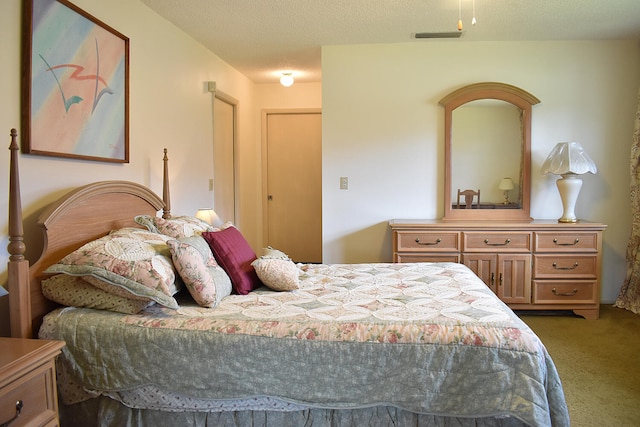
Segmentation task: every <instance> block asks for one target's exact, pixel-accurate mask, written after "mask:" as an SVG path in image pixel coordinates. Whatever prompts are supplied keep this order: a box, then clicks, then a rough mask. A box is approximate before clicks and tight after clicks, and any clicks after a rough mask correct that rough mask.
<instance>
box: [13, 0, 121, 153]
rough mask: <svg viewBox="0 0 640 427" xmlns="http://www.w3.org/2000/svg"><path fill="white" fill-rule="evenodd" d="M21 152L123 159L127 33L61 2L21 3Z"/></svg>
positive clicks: (58, 0) (61, 0)
mask: <svg viewBox="0 0 640 427" xmlns="http://www.w3.org/2000/svg"><path fill="white" fill-rule="evenodd" d="M22 67H23V73H22V92H23V102H22V142H23V143H22V152H23V153H26V154H37V155H43V156H54V157H66V158H74V159H83V160H95V161H103V162H114V163H129V38H128V37H126V36H124V35H123V34H121V33H120V32H118V31H116V30H115V29H113V28H111V27H110V26H108V25H107V24H105V23H104V22H102V21H100V20H99V19H97V18H96V17H94V16H92V15H90V14H89V13H87V12H85V11H84V10H82V9H80V8H79V7H77V6H76V5H74V4H73V3H71V2H69V1H68V0H25V1H24V26H23V63H22Z"/></svg>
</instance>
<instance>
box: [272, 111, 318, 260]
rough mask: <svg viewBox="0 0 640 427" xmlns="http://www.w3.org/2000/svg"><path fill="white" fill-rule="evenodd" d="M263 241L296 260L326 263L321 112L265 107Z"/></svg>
mask: <svg viewBox="0 0 640 427" xmlns="http://www.w3.org/2000/svg"><path fill="white" fill-rule="evenodd" d="M262 135H263V157H262V158H263V195H264V199H263V200H264V201H263V212H264V241H265V242H266V245H268V246H271V247H273V248H276V249H279V250H281V251H283V252H285V253H287V254H288V255H289V257H291V259H293V260H294V261H295V262H303V263H319V262H322V113H321V111H320V110H316V109H314V110H286V111H285V110H277V111H274V110H269V111H264V112H263V129H262Z"/></svg>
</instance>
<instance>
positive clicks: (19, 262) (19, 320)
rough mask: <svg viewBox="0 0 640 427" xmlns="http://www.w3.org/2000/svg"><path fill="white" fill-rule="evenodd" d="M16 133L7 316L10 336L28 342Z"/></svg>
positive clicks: (13, 134)
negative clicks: (8, 317) (24, 339)
mask: <svg viewBox="0 0 640 427" xmlns="http://www.w3.org/2000/svg"><path fill="white" fill-rule="evenodd" d="M17 137H18V132H17V131H16V130H15V129H11V144H10V145H9V150H11V160H10V164H9V245H8V246H7V251H8V252H9V262H8V265H7V268H8V273H9V289H8V291H9V316H10V320H11V336H12V337H16V338H31V334H32V329H31V301H30V292H29V261H27V260H26V259H25V258H24V252H25V249H26V246H25V244H24V242H23V238H24V233H23V229H22V203H21V201H20V174H19V172H18V150H19V147H18V141H17Z"/></svg>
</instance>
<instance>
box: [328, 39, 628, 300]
mask: <svg viewBox="0 0 640 427" xmlns="http://www.w3.org/2000/svg"><path fill="white" fill-rule="evenodd" d="M322 64H323V65H322V67H323V69H322V78H323V86H322V88H323V89H322V104H323V112H324V113H323V183H324V186H323V206H324V216H323V217H324V261H325V262H359V261H390V260H391V234H390V232H389V229H388V225H387V221H388V220H389V219H390V218H439V217H441V216H442V214H443V212H444V206H443V188H444V181H443V159H444V153H443V148H442V147H443V138H444V129H443V126H444V123H443V116H444V112H443V109H442V107H440V106H438V101H439V100H440V99H442V98H443V97H444V96H445V95H447V94H448V93H449V92H451V91H453V90H455V89H457V88H459V87H461V86H464V85H467V84H471V83H477V82H483V81H498V82H503V83H508V84H512V85H516V86H519V87H521V88H522V89H524V90H526V91H528V92H530V93H532V94H533V95H535V96H536V97H538V98H539V99H540V100H541V103H540V104H538V105H535V106H534V107H533V127H532V190H531V193H532V200H531V215H532V216H533V217H534V218H552V219H555V218H558V217H560V215H561V214H562V208H561V202H560V197H559V195H558V191H557V189H556V187H555V177H553V176H543V175H541V174H540V173H539V171H540V167H541V165H542V162H543V161H544V159H545V158H546V156H547V155H548V153H549V152H550V151H551V149H552V148H553V147H554V145H555V144H556V143H557V142H560V141H572V140H575V141H579V142H581V143H582V145H583V146H584V148H585V150H586V151H587V152H588V153H589V154H590V155H591V156H592V157H593V158H594V159H595V161H596V163H597V165H598V174H597V175H587V176H585V177H584V178H583V180H584V185H583V189H582V192H581V194H580V198H579V200H578V203H577V207H576V213H577V215H578V216H579V217H581V218H585V219H590V220H594V221H601V222H604V223H606V224H608V228H607V230H606V231H605V233H604V236H605V237H604V265H603V272H604V280H603V289H602V297H603V301H604V302H612V301H613V300H615V297H616V296H617V293H618V291H619V289H620V285H621V284H622V281H623V279H624V274H625V247H626V243H627V238H628V234H629V231H630V224H631V217H630V207H629V197H628V189H629V176H628V170H629V169H628V166H627V165H628V162H629V160H628V159H629V153H630V147H631V135H632V132H633V120H634V117H635V109H636V95H637V93H638V88H639V86H640V49H639V44H638V41H584V42H570V41H567V42H517V43H516V42H502V43H499V42H463V41H459V40H458V41H438V42H429V41H427V42H422V41H420V42H415V43H403V44H387V45H359V46H329V47H324V48H323V49H322ZM341 176H348V177H349V190H348V191H344V190H342V191H341V190H339V188H338V182H339V177H341Z"/></svg>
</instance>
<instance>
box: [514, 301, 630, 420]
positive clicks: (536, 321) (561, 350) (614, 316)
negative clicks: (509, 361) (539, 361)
mask: <svg viewBox="0 0 640 427" xmlns="http://www.w3.org/2000/svg"><path fill="white" fill-rule="evenodd" d="M531 313H532V312H528V313H518V314H519V315H520V317H521V318H522V320H524V321H525V322H526V323H527V324H528V325H529V326H530V327H531V328H532V329H533V330H534V331H535V333H536V334H537V335H538V336H539V337H540V338H541V339H542V342H543V343H544V345H545V346H546V347H547V350H548V351H549V354H551V358H552V359H553V361H554V362H555V365H556V367H557V368H558V372H559V373H560V378H561V380H562V385H563V387H564V392H565V397H566V400H567V405H568V406H569V415H570V416H571V425H572V426H575V427H582V426H598V427H603V426H616V427H618V426H620V427H623V426H640V315H637V314H634V313H632V312H630V311H627V310H624V309H620V308H614V307H612V306H611V305H602V306H601V309H600V319H598V320H585V319H583V318H581V317H577V316H573V315H567V314H565V313H543V314H531Z"/></svg>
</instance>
